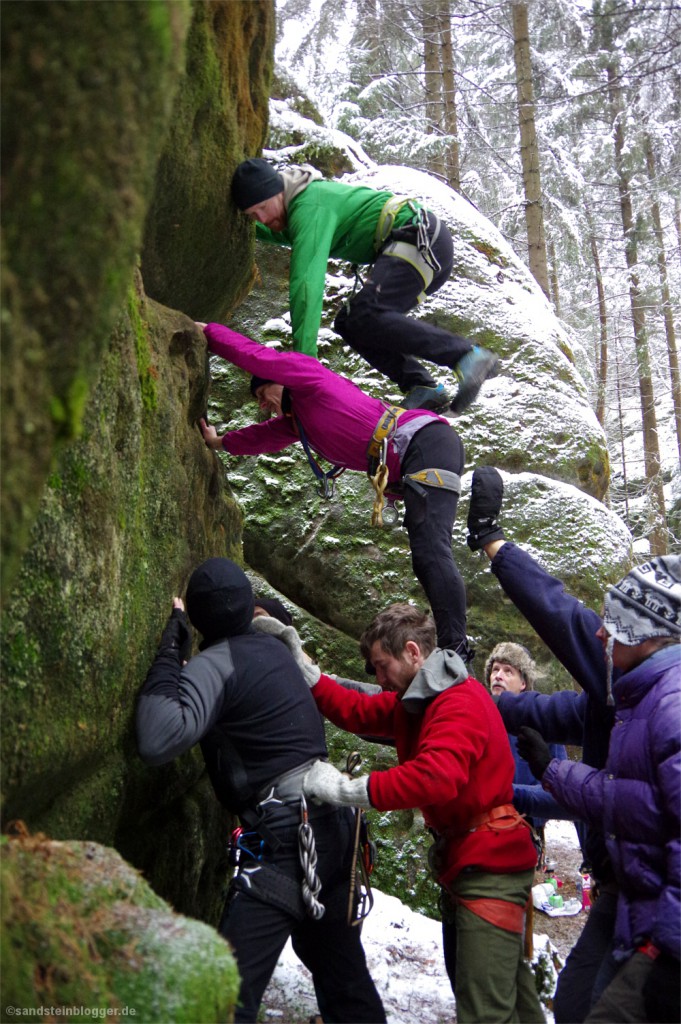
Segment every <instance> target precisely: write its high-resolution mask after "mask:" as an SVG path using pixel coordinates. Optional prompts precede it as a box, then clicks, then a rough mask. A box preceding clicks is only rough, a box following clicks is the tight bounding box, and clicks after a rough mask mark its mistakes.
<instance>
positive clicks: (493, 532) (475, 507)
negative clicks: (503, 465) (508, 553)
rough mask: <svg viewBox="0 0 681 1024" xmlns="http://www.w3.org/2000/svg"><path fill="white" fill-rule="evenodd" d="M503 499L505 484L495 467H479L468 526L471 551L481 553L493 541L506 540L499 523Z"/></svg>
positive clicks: (472, 487)
mask: <svg viewBox="0 0 681 1024" xmlns="http://www.w3.org/2000/svg"><path fill="white" fill-rule="evenodd" d="M503 498H504V483H503V480H502V479H501V474H500V473H499V471H498V470H496V469H495V468H494V466H479V467H478V469H476V470H474V472H473V482H472V484H471V504H470V508H469V510H468V524H467V525H468V537H467V542H468V547H469V548H470V549H471V551H480V550H481V548H483V547H484V546H485V544H489V543H490V541H493V540H506V538H505V537H504V531H503V530H502V529H501V527H500V526H499V524H498V523H497V516H498V515H499V512H500V511H501V503H502V501H503Z"/></svg>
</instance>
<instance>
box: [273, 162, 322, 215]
mask: <svg viewBox="0 0 681 1024" xmlns="http://www.w3.org/2000/svg"><path fill="white" fill-rule="evenodd" d="M279 176H280V177H281V178H282V179H283V182H284V205H285V206H286V209H287V210H288V205H289V203H290V202H291V200H292V199H295V198H296V196H297V195H300V193H301V192H303V191H304V190H305V189H306V188H307V186H308V185H309V184H310V182H311V181H323V179H324V175H323V174H322V173H321V172H320V171H318V170H317V169H316V167H312V165H311V164H301V165H300V166H297V165H295V164H294V165H292V166H291V167H285V168H284V170H283V171H280V172H279Z"/></svg>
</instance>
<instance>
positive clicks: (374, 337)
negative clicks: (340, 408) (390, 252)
mask: <svg viewBox="0 0 681 1024" xmlns="http://www.w3.org/2000/svg"><path fill="white" fill-rule="evenodd" d="M429 221H430V224H431V232H432V227H433V225H434V224H435V218H434V217H433V215H432V214H429ZM433 252H434V254H435V256H436V257H437V260H438V262H439V263H440V266H441V268H442V269H441V270H440V271H439V272H438V273H437V274H436V275H435V277H434V278H433V280H432V282H431V284H430V286H429V287H428V289H427V294H428V295H432V294H433V292H436V291H437V290H438V288H441V287H442V285H443V284H444V283H445V281H446V280H447V279H448V278H449V275H450V273H451V270H452V261H453V246H452V236H451V235H450V234H449V232H448V231H447V228H446V227H445V226H444V224H442V225H441V228H440V233H439V235H438V238H437V240H436V241H435V243H434V244H433ZM422 291H423V278H422V277H421V275H420V274H419V272H418V270H416V269H415V267H412V266H411V265H410V264H409V263H406V262H405V261H404V260H402V259H399V258H398V257H395V256H379V257H378V258H377V260H376V262H375V263H374V265H373V268H372V270H371V275H370V277H369V279H368V280H367V282H366V284H365V285H364V287H363V288H361V289H360V291H359V292H357V294H356V295H355V296H354V297H353V298H352V300H351V302H350V307H349V310H348V309H347V308H346V306H345V305H344V306H343V308H342V309H341V310H340V312H339V313H338V316H337V317H336V321H335V324H334V327H335V329H336V331H337V332H338V333H339V334H340V336H341V337H342V338H343V340H344V341H346V342H347V343H348V345H350V347H351V348H354V349H355V351H356V352H359V354H360V355H361V356H362V357H363V358H364V359H366V361H367V362H368V363H370V364H371V365H372V366H374V367H375V368H376V369H377V370H380V372H381V373H383V374H385V376H386V377H389V378H390V380H393V381H395V383H396V384H397V385H398V386H399V387H400V388H401V389H402V391H409V390H410V388H413V387H416V386H417V385H425V386H426V387H433V386H434V385H435V381H434V380H433V377H432V376H431V374H430V373H429V372H428V371H427V370H426V368H425V367H424V366H422V365H421V363H419V361H418V359H417V358H416V356H419V357H420V358H421V359H428V360H429V361H430V362H431V363H437V364H438V366H449V367H454V366H456V364H457V363H458V361H459V359H460V358H461V356H462V355H464V354H465V353H466V352H468V351H469V350H470V349H471V348H472V347H473V343H472V342H471V341H470V340H469V339H468V338H464V337H462V336H461V335H459V334H451V333H450V332H449V331H445V330H444V329H443V328H442V327H436V326H435V325H434V324H429V323H427V322H426V321H425V320H415V319H414V318H412V317H408V316H406V315H405V314H406V313H407V312H408V310H410V309H413V308H414V306H416V305H417V299H418V296H419V295H420V294H421V292H422Z"/></svg>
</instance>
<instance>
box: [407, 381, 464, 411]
mask: <svg viewBox="0 0 681 1024" xmlns="http://www.w3.org/2000/svg"><path fill="white" fill-rule="evenodd" d="M451 401H452V396H451V394H449V393H448V392H447V391H445V387H444V384H438V385H436V386H435V387H432V388H429V387H425V386H424V385H423V384H421V385H419V386H418V387H415V388H412V389H411V391H408V392H407V394H406V395H405V397H404V401H403V402H400V405H401V406H402V408H403V409H432V410H433V411H434V412H437V411H438V410H439V409H446V408H448V406H449V404H450V402H451Z"/></svg>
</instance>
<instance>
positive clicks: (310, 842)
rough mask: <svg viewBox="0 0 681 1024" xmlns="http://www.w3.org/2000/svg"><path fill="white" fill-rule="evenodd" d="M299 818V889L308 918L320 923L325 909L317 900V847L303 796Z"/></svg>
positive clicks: (318, 882)
mask: <svg viewBox="0 0 681 1024" xmlns="http://www.w3.org/2000/svg"><path fill="white" fill-rule="evenodd" d="M300 817H301V822H300V825H299V826H298V849H299V851H300V863H301V864H302V867H303V881H302V884H301V889H302V892H303V903H304V904H305V907H306V908H307V912H308V914H309V915H310V917H312V918H314V920H315V921H320V920H321V919H322V917H323V916H324V913H325V911H326V908H325V906H324V904H323V903H320V902H319V900H318V898H317V897H318V896H319V893H320V892H321V888H322V883H321V881H320V878H319V875H318V874H317V846H316V844H315V841H314V832H313V831H312V825H311V824H310V822H309V819H308V815H307V801H306V800H305V797H304V795H303V794H302V793H301V795H300Z"/></svg>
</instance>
